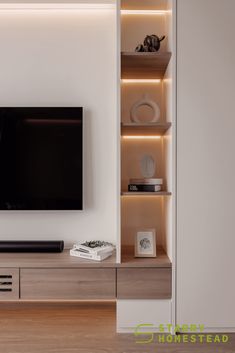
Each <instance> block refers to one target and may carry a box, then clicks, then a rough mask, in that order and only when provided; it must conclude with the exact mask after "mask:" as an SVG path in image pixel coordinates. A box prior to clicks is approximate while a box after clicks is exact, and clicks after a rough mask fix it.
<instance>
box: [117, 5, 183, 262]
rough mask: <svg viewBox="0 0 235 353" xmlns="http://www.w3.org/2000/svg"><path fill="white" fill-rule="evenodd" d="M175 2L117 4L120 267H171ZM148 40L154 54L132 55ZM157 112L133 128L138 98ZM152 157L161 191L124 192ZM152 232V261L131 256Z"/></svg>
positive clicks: (144, 113) (143, 111)
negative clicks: (155, 43)
mask: <svg viewBox="0 0 235 353" xmlns="http://www.w3.org/2000/svg"><path fill="white" fill-rule="evenodd" d="M174 7H175V1H174V0H141V1H138V2H136V1H133V0H122V1H121V11H120V13H121V43H120V47H121V49H120V50H121V53H120V56H121V83H120V87H121V112H120V113H121V128H120V132H121V136H120V140H121V143H120V145H121V147H120V149H121V152H120V155H121V244H120V253H121V262H122V264H124V265H126V266H128V263H130V264H133V263H136V264H137V263H140V264H141V266H142V267H145V266H146V268H147V267H149V263H151V264H152V266H154V267H157V266H158V263H159V259H161V261H163V263H164V262H165V264H166V265H167V266H169V264H170V265H172V263H173V262H174V237H175V234H174V228H175V217H174V212H175V206H174V204H175V135H176V133H175V131H176V127H175V125H176V123H175V113H174V111H175V78H176V74H175V66H176V65H175V40H174V38H175V33H174V11H175V8H174ZM148 34H156V35H158V36H162V35H165V36H166V38H165V40H164V41H163V42H162V44H161V48H160V50H159V51H158V52H155V53H152V52H151V53H148V52H143V53H139V52H135V47H136V46H137V45H138V44H140V43H142V42H143V40H144V38H145V36H146V35H148ZM145 94H147V95H148V96H149V98H150V99H151V100H153V101H155V102H156V103H157V104H158V106H159V108H160V111H161V115H160V119H159V121H158V122H156V123H149V122H148V121H149V120H150V119H149V117H150V114H151V113H150V111H149V110H148V108H146V109H145V107H143V108H141V111H140V114H141V117H140V118H141V123H133V122H131V119H130V110H131V107H132V106H133V104H135V103H136V102H137V101H139V100H140V99H141V98H142V96H143V95H145ZM144 155H151V156H152V158H153V159H154V160H155V163H156V171H155V175H154V177H155V178H163V180H164V183H163V190H162V191H161V192H155V193H140V192H137V193H133V192H128V184H129V180H130V178H141V177H142V175H141V172H140V160H141V158H142V157H143V156H144ZM146 228H154V229H155V230H156V246H157V257H156V258H155V259H151V261H150V259H146V258H138V259H136V258H135V256H134V244H135V236H136V233H137V231H138V230H141V229H146Z"/></svg>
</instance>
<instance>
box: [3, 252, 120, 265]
mask: <svg viewBox="0 0 235 353" xmlns="http://www.w3.org/2000/svg"><path fill="white" fill-rule="evenodd" d="M0 267H7V268H12V267H14V268H17V267H19V268H96V267H98V268H100V267H110V268H113V267H116V253H115V252H114V253H113V255H112V256H111V257H109V258H107V259H105V260H104V261H91V260H86V259H81V258H79V257H74V256H70V254H69V250H64V251H63V252H62V253H58V254H55V253H52V254H49V253H48V254H47V253H1V255H0Z"/></svg>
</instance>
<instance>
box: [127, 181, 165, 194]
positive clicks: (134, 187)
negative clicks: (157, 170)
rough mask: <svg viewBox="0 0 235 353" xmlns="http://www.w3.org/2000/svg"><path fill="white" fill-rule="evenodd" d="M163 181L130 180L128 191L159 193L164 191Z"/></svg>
mask: <svg viewBox="0 0 235 353" xmlns="http://www.w3.org/2000/svg"><path fill="white" fill-rule="evenodd" d="M162 184H163V179H161V178H160V179H159V178H142V179H130V184H129V185H128V191H130V192H158V191H161V190H162Z"/></svg>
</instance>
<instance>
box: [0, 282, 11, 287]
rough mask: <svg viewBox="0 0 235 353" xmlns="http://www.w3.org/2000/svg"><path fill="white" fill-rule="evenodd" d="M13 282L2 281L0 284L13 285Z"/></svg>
mask: <svg viewBox="0 0 235 353" xmlns="http://www.w3.org/2000/svg"><path fill="white" fill-rule="evenodd" d="M11 285H12V282H0V286H11Z"/></svg>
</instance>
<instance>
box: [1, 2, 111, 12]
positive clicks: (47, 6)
mask: <svg viewBox="0 0 235 353" xmlns="http://www.w3.org/2000/svg"><path fill="white" fill-rule="evenodd" d="M114 7H115V6H114V4H106V3H102V4H95V3H94V4H93V3H89V4H83V3H81V4H79V3H77V4H74V3H66V4H65V3H63V4H59V3H28V4H27V3H11V4H7V3H1V4H0V10H109V9H114Z"/></svg>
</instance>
